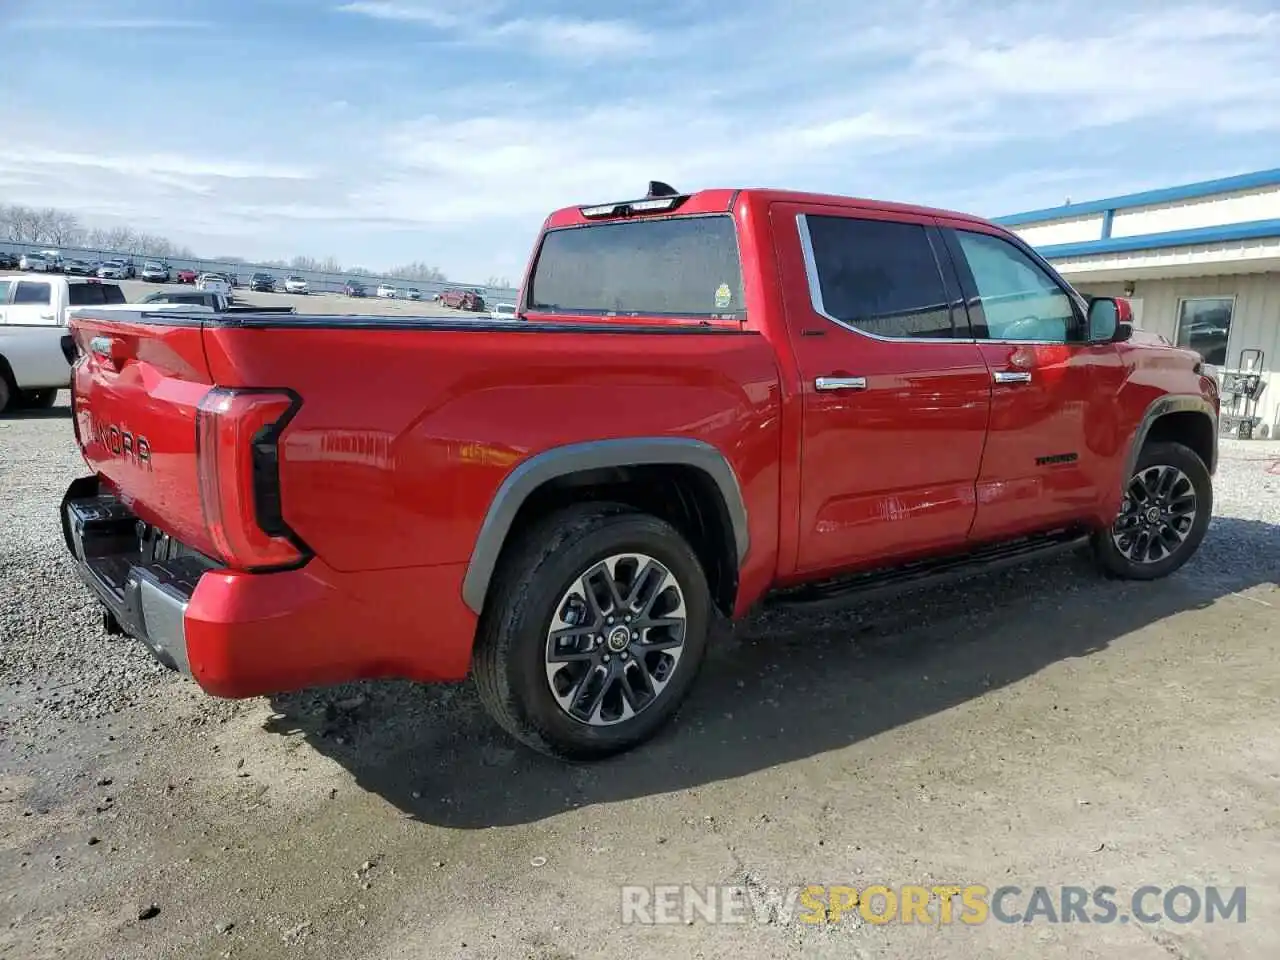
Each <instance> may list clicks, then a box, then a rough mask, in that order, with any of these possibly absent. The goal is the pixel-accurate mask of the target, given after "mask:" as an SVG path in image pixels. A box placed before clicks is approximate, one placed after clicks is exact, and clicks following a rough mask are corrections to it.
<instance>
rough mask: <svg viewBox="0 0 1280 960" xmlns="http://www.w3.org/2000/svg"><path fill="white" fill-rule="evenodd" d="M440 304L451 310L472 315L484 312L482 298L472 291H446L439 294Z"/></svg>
mask: <svg viewBox="0 0 1280 960" xmlns="http://www.w3.org/2000/svg"><path fill="white" fill-rule="evenodd" d="M440 303H441V305H442V306H446V307H449V308H450V309H453V310H468V311H470V312H472V313H482V312H483V311H484V297H482V296H480V294H478V293H476V291H474V290H446V291H445V292H444V293H442V294H440Z"/></svg>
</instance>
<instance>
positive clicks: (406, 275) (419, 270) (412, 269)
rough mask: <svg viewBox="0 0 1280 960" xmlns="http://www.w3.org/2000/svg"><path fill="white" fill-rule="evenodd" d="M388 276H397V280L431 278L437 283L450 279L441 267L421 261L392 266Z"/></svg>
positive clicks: (430, 279)
mask: <svg viewBox="0 0 1280 960" xmlns="http://www.w3.org/2000/svg"><path fill="white" fill-rule="evenodd" d="M387 276H389V277H395V278H396V279H397V280H429V281H434V282H437V283H438V282H440V281H443V280H447V279H448V277H446V276H445V275H444V271H443V270H441V269H440V268H439V267H432V266H429V265H427V264H425V263H421V262H419V261H414V262H413V263H406V264H405V265H404V266H402V267H392V268H391V269H390V270H388V271H387Z"/></svg>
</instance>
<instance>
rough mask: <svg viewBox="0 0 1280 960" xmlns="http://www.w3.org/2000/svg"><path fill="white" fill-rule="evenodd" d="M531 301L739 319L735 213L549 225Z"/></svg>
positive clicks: (563, 308)
mask: <svg viewBox="0 0 1280 960" xmlns="http://www.w3.org/2000/svg"><path fill="white" fill-rule="evenodd" d="M528 305H529V309H530V310H545V311H552V312H557V313H585V314H608V315H624V316H672V317H723V318H736V319H741V318H742V317H743V316H744V315H745V307H744V304H743V299H742V269H741V265H740V263H739V260H738V241H737V234H736V232H735V230H734V224H733V220H732V218H730V217H728V216H723V215H717V216H705V217H675V218H669V219H663V220H628V221H624V222H612V223H599V224H591V225H589V226H585V227H570V228H566V229H561V230H552V231H549V232H548V233H547V234H546V236H545V237H544V238H543V241H542V248H541V250H540V251H539V252H538V260H537V263H536V265H535V266H534V271H533V276H532V278H531V279H530V283H529V295H528Z"/></svg>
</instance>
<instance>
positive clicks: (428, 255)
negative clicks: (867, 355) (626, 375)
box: [0, 0, 1280, 282]
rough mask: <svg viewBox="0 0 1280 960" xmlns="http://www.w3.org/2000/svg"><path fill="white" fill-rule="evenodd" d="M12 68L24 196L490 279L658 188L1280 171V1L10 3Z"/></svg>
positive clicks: (1107, 180) (194, 232) (218, 244)
mask: <svg viewBox="0 0 1280 960" xmlns="http://www.w3.org/2000/svg"><path fill="white" fill-rule="evenodd" d="M55 7H56V10H57V16H56V18H55V17H54V15H53V13H52V12H51V11H53V10H54V8H55ZM605 11H608V12H605ZM0 44H2V46H0V49H3V50H4V68H3V70H0V202H9V203H26V204H39V205H52V206H59V207H64V208H66V209H70V210H74V211H76V212H78V213H79V214H80V215H81V217H82V219H84V220H85V221H86V222H88V223H90V224H94V225H97V224H104V225H110V224H118V223H127V224H130V225H132V226H134V227H137V228H139V229H143V230H147V231H152V232H160V233H164V234H166V235H168V236H170V237H171V238H173V239H174V240H177V241H179V242H182V243H186V244H189V245H190V246H192V247H194V248H195V249H196V250H197V251H198V252H200V253H202V254H205V255H216V254H224V253H232V254H240V255H242V256H246V257H249V258H267V257H271V258H275V257H288V256H292V255H294V254H308V255H313V256H321V257H323V256H327V255H330V254H332V255H334V256H337V257H338V258H339V259H341V260H343V261H344V262H345V263H348V264H352V263H359V264H361V265H364V266H368V267H372V268H375V269H376V268H382V267H388V266H391V265H394V264H397V263H404V262H407V261H413V260H421V261H426V262H428V263H432V264H436V265H438V266H440V267H441V268H443V269H444V270H445V271H446V272H447V273H448V275H449V276H450V277H451V278H454V279H458V280H464V281H472V282H483V281H484V280H485V279H486V278H488V277H489V276H491V275H505V276H507V277H510V278H513V279H517V278H518V277H519V275H520V273H521V271H522V270H523V268H524V263H525V259H526V257H527V254H528V251H529V248H530V245H531V243H532V241H533V239H534V237H535V236H536V233H537V230H538V228H539V226H540V224H541V222H542V219H543V217H544V216H545V215H546V214H547V213H548V212H549V211H550V210H552V209H554V208H556V207H559V206H564V205H567V204H570V203H578V202H599V201H604V200H612V199H620V198H626V197H629V196H633V195H637V194H639V193H641V192H643V189H644V186H645V184H646V182H647V181H648V180H650V179H662V180H666V181H668V182H671V183H674V184H675V185H676V186H678V187H680V188H681V189H696V188H700V187H709V186H784V187H793V188H799V189H814V190H822V191H826V192H835V193H852V194H857V195H861V196H872V197H880V198H885V199H894V200H905V201H913V202H920V203H928V204H934V205H939V206H945V207H951V208H958V209H963V210H969V211H973V212H977V213H981V214H986V215H992V216H994V215H998V214H1002V213H1011V212H1016V211H1019V210H1024V209H1029V208H1035V207H1041V206H1048V205H1052V204H1057V203H1060V202H1062V200H1063V199H1064V198H1065V197H1068V196H1070V197H1072V198H1073V199H1075V200H1084V199H1089V198H1093V197H1098V196H1106V195H1110V194H1114V193H1122V192H1128V191H1131V190H1138V189H1146V188H1150V187H1156V186H1163V185H1168V184H1173V183H1180V182H1185V181H1190V180H1197V179H1203V178H1208V177H1214V176H1223V175H1228V174H1233V173H1241V172H1245V171H1248V170H1253V169H1260V168H1265V167H1273V166H1275V165H1276V163H1277V159H1276V158H1277V156H1280V55H1278V54H1277V53H1276V51H1277V50H1280V3H1278V2H1277V0H1230V2H1223V3H1211V2H1199V3H1196V2H1190V3H1188V2H1182V0H1111V2H1108V3H1099V2H1098V0H1083V2H1054V0H1034V2H1025V3H1024V2H1019V0H1013V2H990V0H954V2H950V0H904V2H899V0H892V2H890V0H882V2H876V0H860V2H856V3H855V2H852V0H735V2H733V3H729V2H727V0H725V2H719V3H716V2H712V0H649V2H646V3H635V4H620V3H616V4H606V3H603V2H599V0H597V2H594V3H593V2H587V0H355V2H353V0H167V2H163V3H162V2H155V0H59V2H58V3H56V4H53V5H50V4H43V3H21V4H17V3H9V2H7V0H0Z"/></svg>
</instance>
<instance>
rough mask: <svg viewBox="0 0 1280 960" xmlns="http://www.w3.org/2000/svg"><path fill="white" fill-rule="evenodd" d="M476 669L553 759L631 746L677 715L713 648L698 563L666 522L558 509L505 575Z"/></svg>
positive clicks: (486, 688)
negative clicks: (710, 644) (710, 645)
mask: <svg viewBox="0 0 1280 960" xmlns="http://www.w3.org/2000/svg"><path fill="white" fill-rule="evenodd" d="M493 589H494V591H495V594H494V596H493V598H492V600H491V603H490V605H489V608H488V609H486V611H485V616H484V617H483V619H482V625H481V629H480V634H479V637H478V638H477V643H476V651H475V656H474V662H473V672H474V676H475V680H476V686H477V689H478V691H479V694H480V699H481V701H482V702H483V703H484V705H485V708H486V709H487V710H488V711H489V713H490V714H491V715H492V716H493V718H494V719H495V720H496V721H497V722H498V724H499V725H500V726H502V727H503V728H504V729H505V730H507V732H509V733H510V734H511V735H512V736H514V737H516V738H517V739H518V740H520V741H522V742H523V743H525V744H527V745H529V746H531V747H533V748H534V749H536V750H539V751H541V752H543V753H547V754H550V755H552V756H557V757H561V758H563V759H567V760H591V759H599V758H602V757H606V756H610V755H612V754H617V753H621V752H622V751H624V750H628V749H630V748H632V747H634V746H636V745H638V744H640V743H642V742H643V741H645V740H647V739H649V738H650V737H651V736H653V735H654V734H655V733H656V732H657V731H658V729H659V728H660V727H661V726H662V725H663V724H665V723H666V722H667V721H668V720H670V719H671V717H672V716H673V715H674V714H675V712H676V710H677V709H678V708H679V706H680V703H681V701H683V700H684V698H685V695H686V694H687V693H688V691H689V689H690V687H691V686H692V684H693V681H694V678H695V677H696V675H697V673H698V669H699V667H700V665H701V662H702V659H703V655H704V654H705V652H706V646H707V636H708V632H709V630H710V625H711V617H712V605H711V597H710V591H709V590H708V587H707V581H706V576H705V574H704V573H703V570H702V565H701V564H700V563H699V562H698V558H697V556H696V555H695V554H694V552H693V550H692V549H691V548H690V547H689V545H688V543H686V542H685V540H684V538H683V537H681V535H680V534H679V532H678V531H676V530H675V528H673V527H672V526H671V525H670V524H668V523H666V522H665V521H663V520H660V519H658V518H657V517H653V516H650V515H648V514H642V513H637V512H634V511H632V510H631V509H630V508H628V507H625V506H621V505H616V504H594V505H588V506H580V507H573V508H570V509H567V510H564V511H561V512H559V513H557V514H555V515H553V516H552V517H549V518H548V519H547V520H545V521H544V522H542V523H540V524H538V525H536V526H535V527H534V528H533V529H531V530H530V531H529V532H528V534H527V535H526V536H524V537H523V539H522V540H521V542H520V543H519V545H517V546H515V547H514V549H513V552H512V553H511V555H510V556H509V557H508V558H507V560H506V561H505V562H504V563H503V564H502V565H501V567H500V568H499V571H498V574H497V577H496V579H495V581H494V587H493Z"/></svg>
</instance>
